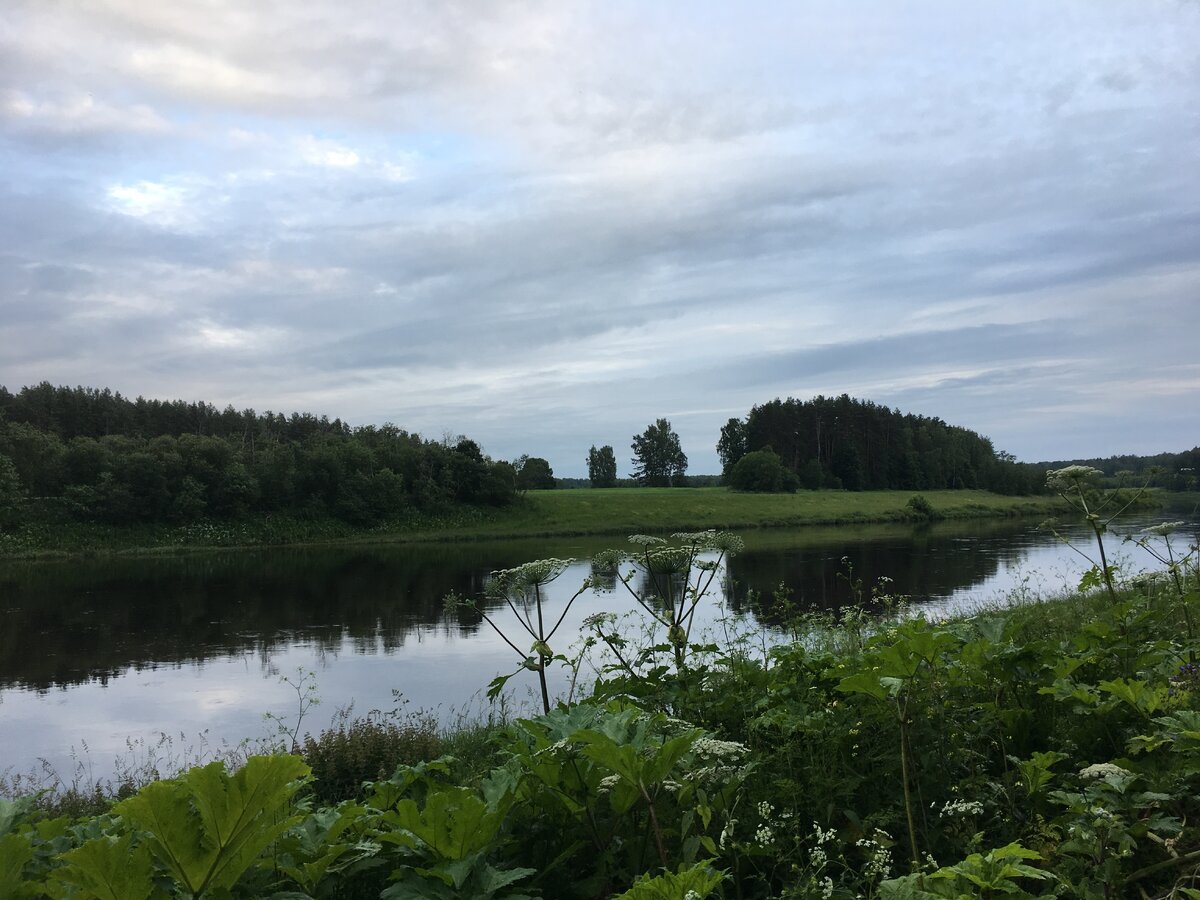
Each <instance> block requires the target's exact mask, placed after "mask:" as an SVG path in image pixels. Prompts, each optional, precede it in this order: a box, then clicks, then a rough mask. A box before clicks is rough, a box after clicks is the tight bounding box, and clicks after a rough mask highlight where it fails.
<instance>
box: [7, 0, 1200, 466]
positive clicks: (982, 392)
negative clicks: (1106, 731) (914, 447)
mask: <svg viewBox="0 0 1200 900" xmlns="http://www.w3.org/2000/svg"><path fill="white" fill-rule="evenodd" d="M0 16H2V17H3V18H4V23H3V24H4V26H5V27H3V28H0V85H2V86H3V87H2V89H0V159H2V160H3V163H4V165H3V167H0V210H3V213H0V246H2V247H3V248H4V250H3V254H2V255H0V290H2V291H3V294H0V304H3V318H2V319H0V329H2V330H3V336H2V338H3V341H4V346H5V348H6V352H5V353H4V354H3V355H0V383H4V384H7V385H8V386H9V387H10V388H12V387H17V386H19V385H20V384H23V383H27V382H37V381H41V380H43V379H49V380H51V381H62V382H67V383H89V384H108V385H110V386H112V387H113V388H115V389H120V390H122V391H123V392H125V393H129V394H137V393H143V394H147V395H158V394H163V393H166V394H168V395H170V396H184V397H189V398H192V399H205V400H208V401H211V402H214V403H217V404H218V405H223V404H224V403H226V402H234V403H235V404H237V405H250V406H254V407H255V408H267V407H268V406H269V407H272V408H276V409H280V408H284V409H293V408H302V409H311V410H313V411H314V412H317V413H328V414H330V415H341V416H343V417H345V418H349V419H350V420H351V421H354V422H359V423H366V422H379V421H384V420H387V419H390V420H393V421H395V422H397V423H398V424H400V425H402V426H404V427H408V428H411V429H414V430H420V431H424V432H427V433H430V434H433V435H435V436H437V435H440V434H441V433H442V432H443V431H449V432H452V433H460V432H462V433H468V434H470V435H472V436H473V437H476V438H477V439H479V440H481V441H482V442H483V443H484V445H485V447H486V448H487V449H488V450H489V451H490V452H494V453H496V454H497V455H501V456H508V457H511V456H516V455H518V454H519V453H521V452H534V453H537V454H538V455H543V456H547V457H548V458H550V460H551V462H552V464H553V465H554V466H555V468H556V471H559V472H560V473H562V474H571V473H579V472H581V471H582V469H583V458H584V455H585V453H586V448H587V447H588V446H590V445H591V444H593V443H612V444H613V445H614V446H617V447H618V456H619V457H623V456H624V451H623V445H625V444H627V443H628V436H629V435H632V434H633V433H634V432H636V431H640V430H642V429H644V427H645V425H646V424H647V423H648V422H650V421H653V420H654V419H655V418H657V417H659V416H661V415H668V416H672V415H673V416H676V417H677V418H678V420H679V421H678V422H677V423H676V425H677V428H678V429H679V430H680V433H681V435H683V436H684V439H685V450H686V451H687V452H688V454H689V456H690V457H691V458H692V460H693V467H694V468H695V469H699V470H715V468H716V465H717V464H716V456H715V452H714V451H713V449H712V448H713V446H714V445H715V441H716V436H717V433H718V429H719V427H720V425H721V424H722V423H723V422H724V420H725V419H727V418H728V417H729V416H731V415H744V414H745V413H746V412H747V411H748V410H749V408H750V407H751V406H752V405H753V404H755V403H760V402H764V401H767V400H770V399H772V398H773V397H775V396H786V395H787V394H793V395H795V396H807V395H811V394H814V393H826V394H840V393H842V392H848V393H851V394H855V395H858V396H863V397H866V398H868V399H873V400H876V401H878V402H887V403H889V404H890V405H899V406H901V407H902V408H907V407H911V408H912V409H913V410H914V411H917V412H922V413H925V414H928V415H937V416H940V417H942V418H944V419H946V420H948V421H952V422H958V421H961V423H962V424H965V425H968V426H970V427H976V428H978V429H980V430H982V431H984V432H985V433H987V434H989V435H990V436H991V437H992V438H993V439H994V440H995V441H996V443H997V445H999V446H1003V447H1005V448H1006V449H1009V450H1012V451H1013V452H1016V453H1017V454H1018V455H1019V456H1022V457H1026V458H1029V457H1054V456H1065V455H1069V454H1067V453H1066V452H1060V451H1058V450H1057V449H1055V448H1056V447H1057V446H1059V445H1060V444H1061V445H1066V444H1069V443H1072V442H1074V443H1076V444H1078V443H1081V442H1082V439H1077V438H1076V436H1077V435H1088V436H1089V437H1088V440H1092V441H1094V442H1095V444H1096V446H1095V447H1094V448H1093V449H1092V450H1091V451H1089V455H1090V453H1092V452H1107V451H1109V450H1111V451H1112V452H1116V451H1118V450H1120V449H1122V448H1123V447H1124V446H1125V445H1124V444H1123V443H1122V442H1125V441H1132V440H1133V436H1132V432H1131V431H1130V429H1129V427H1125V426H1123V425H1122V424H1121V423H1122V421H1124V420H1123V419H1122V416H1128V421H1130V422H1134V421H1136V422H1137V423H1139V425H1138V427H1139V428H1143V429H1145V433H1144V434H1143V433H1140V432H1139V434H1138V435H1137V440H1139V441H1144V442H1147V443H1154V442H1155V441H1157V442H1159V443H1162V442H1168V443H1169V442H1170V441H1178V442H1180V443H1188V442H1189V441H1190V442H1192V443H1194V442H1195V440H1196V438H1195V437H1194V436H1193V437H1190V438H1189V437H1188V436H1187V429H1186V427H1184V426H1179V425H1175V424H1171V423H1173V422H1177V421H1179V420H1180V418H1181V417H1180V416H1179V415H1178V411H1179V409H1180V408H1186V407H1187V406H1188V405H1189V404H1190V405H1192V406H1194V405H1195V402H1196V401H1200V387H1197V386H1196V385H1195V379H1194V371H1193V370H1191V369H1188V368H1187V366H1188V365H1189V364H1190V361H1191V359H1192V357H1193V356H1194V349H1193V348H1192V347H1191V346H1189V344H1190V341H1189V338H1188V336H1189V335H1192V334H1195V333H1196V332H1197V331H1200V319H1198V316H1200V302H1197V301H1198V300H1200V298H1198V297H1197V294H1198V293H1200V250H1198V248H1200V213H1198V212H1197V210H1200V188H1198V187H1197V183H1196V180H1195V178H1194V177H1193V169H1194V152H1195V147H1196V146H1197V145H1198V144H1200V121H1198V120H1197V119H1196V118H1195V116H1194V115H1193V114H1192V113H1191V110H1193V109H1195V108H1196V104H1197V102H1198V101H1200V95H1198V92H1200V88H1198V87H1197V86H1198V85H1200V55H1198V54H1197V53H1196V51H1195V47H1196V46H1200V13H1198V12H1197V10H1196V9H1195V8H1194V7H1190V6H1179V7H1167V6H1159V7H1153V8H1147V7H1144V6H1142V5H1137V6H1136V7H1135V6H1134V5H1129V6H1123V5H1119V4H1118V5H1116V6H1111V5H1110V6H1106V7H1104V8H1100V7H1096V6H1095V5H1094V4H1090V3H1086V2H1082V0H1081V2H1078V3H1066V4H1061V5H1057V6H1054V7H1049V6H1046V5H1044V4H1039V3H1036V2H1029V3H1015V4H1005V5H1004V6H1003V7H997V8H990V7H989V8H986V9H984V8H980V7H971V6H965V5H960V4H940V3H933V2H930V3H922V4H917V5H916V6H914V7H912V8H909V9H906V10H905V11H904V13H903V14H900V13H897V12H896V11H895V10H893V9H892V8H891V7H890V6H888V5H885V4H873V5H872V4H869V5H868V6H866V7H861V8H858V7H854V8H851V7H847V6H845V5H844V4H838V3H833V2H816V3H811V4H805V5H803V6H796V5H794V4H793V5H785V4H769V3H764V4H761V5H758V6H756V7H754V8H753V10H752V11H749V12H748V11H747V10H746V9H743V8H741V7H736V8H735V7H729V6H722V5H720V4H699V5H690V6H683V5H679V4H663V5H661V6H659V5H655V6H652V7H647V6H646V5H644V4H632V3H623V2H617V3H604V4H599V3H597V4H588V3H584V4H573V5H563V4H557V3H551V2H541V0H528V2H521V3H517V4H511V3H498V2H497V3H491V2H485V3H476V2H466V0H463V2H449V3H447V2H428V3H424V2H421V3H412V4H401V5H391V6H386V5H385V6H379V5H374V4H371V5H359V4H356V3H354V2H350V3H340V4H334V3H332V2H325V0H302V2H286V3H285V2H282V0H278V2H266V3H262V4H244V3H227V2H221V0H204V2H202V0H190V2H186V3H175V4H151V5H148V4H145V3H140V2H136V0H106V2H105V3H103V4H88V5H76V6H72V7H61V6H54V5H47V4H41V3H34V2H24V3H15V4H10V5H9V6H7V7H6V8H5V10H4V12H3V13H0ZM9 348H12V349H11V350H10V349H9ZM1148 410H1154V411H1156V414H1157V415H1158V416H1159V419H1158V420H1157V424H1155V419H1154V417H1153V416H1151V415H1150V414H1149V413H1148V412H1147V411H1148ZM1183 418H1186V417H1183ZM1097 422H1107V423H1108V424H1107V425H1104V426H1101V425H1097V424H1096V423H1097ZM580 448H582V450H581V449H580Z"/></svg>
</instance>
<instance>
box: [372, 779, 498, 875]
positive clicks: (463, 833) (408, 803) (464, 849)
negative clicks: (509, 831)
mask: <svg viewBox="0 0 1200 900" xmlns="http://www.w3.org/2000/svg"><path fill="white" fill-rule="evenodd" d="M507 811H508V804H507V802H505V803H501V804H499V805H496V804H492V803H488V802H487V801H486V800H484V799H483V798H481V797H480V796H479V795H478V794H477V793H475V791H473V790H471V789H469V788H463V787H446V788H442V789H441V790H439V791H437V792H436V793H433V794H430V795H429V796H428V797H427V798H426V800H425V807H424V809H421V808H419V807H418V806H417V804H416V802H415V801H413V800H401V801H399V802H398V803H397V804H396V808H395V809H394V810H392V811H391V812H388V813H386V814H385V815H384V817H383V820H384V822H386V823H387V824H388V825H392V826H394V827H396V828H400V829H403V830H404V831H407V832H409V833H411V834H413V835H415V836H416V837H417V838H419V839H420V840H421V842H422V843H423V844H425V846H427V847H428V848H429V849H430V850H432V851H433V852H434V853H436V854H437V855H438V856H440V857H442V858H443V859H447V860H461V859H466V858H467V857H469V856H471V855H473V854H475V853H478V852H479V851H480V850H483V849H484V848H486V847H487V846H488V845H489V844H491V842H492V840H493V838H495V836H496V832H497V831H498V830H499V829H500V825H501V824H502V823H503V821H504V815H505V813H506V812H507ZM383 839H384V840H388V836H387V835H385V836H383Z"/></svg>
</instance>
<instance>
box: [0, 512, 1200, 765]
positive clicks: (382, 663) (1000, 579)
mask: <svg viewBox="0 0 1200 900" xmlns="http://www.w3.org/2000/svg"><path fill="white" fill-rule="evenodd" d="M1172 518H1179V517H1178V516H1175V517H1172ZM1160 520H1161V519H1143V520H1137V521H1131V522H1129V523H1127V524H1126V525H1125V526H1123V527H1122V529H1121V530H1122V531H1132V530H1136V528H1137V527H1139V526H1143V525H1145V524H1150V523H1152V522H1155V521H1160ZM1198 533H1200V525H1197V524H1195V523H1194V522H1193V523H1192V524H1190V525H1189V526H1188V530H1186V531H1185V532H1184V533H1183V534H1181V535H1178V536H1176V538H1175V540H1176V546H1182V545H1184V544H1186V543H1188V542H1192V543H1194V542H1195V541H1196V540H1197V534H1198ZM744 537H745V539H746V552H745V553H744V554H742V555H741V556H739V557H737V558H736V559H734V560H733V562H732V563H731V564H730V565H729V566H728V567H727V571H726V572H725V573H724V574H725V575H726V578H725V586H724V589H723V590H722V591H720V592H718V596H717V598H716V599H717V600H719V601H720V602H721V604H722V605H723V606H724V608H725V609H726V610H727V611H728V612H730V613H732V614H735V615H737V616H740V617H741V618H742V620H743V623H744V624H745V625H747V626H749V627H756V628H757V627H761V628H764V629H767V630H768V631H769V630H770V629H771V628H772V621H773V616H772V610H771V601H770V597H771V595H772V593H773V592H774V590H775V589H776V587H777V586H778V585H780V584H783V585H785V586H786V587H787V589H788V590H790V591H791V593H792V597H793V599H794V600H795V601H796V602H797V603H799V604H801V605H803V606H806V607H809V608H818V609H833V610H836V609H837V608H839V607H840V606H841V605H842V604H844V603H846V602H849V601H850V599H851V590H850V586H849V583H848V579H847V578H846V577H845V576H846V574H847V573H849V572H852V575H853V577H854V578H855V579H859V578H861V579H862V581H863V584H864V587H865V588H866V589H868V590H869V589H870V588H871V586H872V585H874V584H876V583H877V582H878V580H879V579H880V578H882V577H884V576H886V577H887V578H890V579H892V581H891V582H890V583H885V584H886V589H887V590H890V591H892V592H895V593H898V594H904V595H908V596H909V597H911V598H912V600H913V602H914V604H915V605H917V606H919V607H921V608H924V609H927V610H928V611H929V612H930V613H931V614H933V615H941V614H944V613H947V612H953V611H959V610H963V609H969V608H972V607H974V606H978V605H980V604H983V603H996V602H1006V601H1007V599H1008V598H1010V597H1012V596H1014V595H1019V596H1033V595H1036V594H1038V593H1045V592H1052V591H1055V590H1057V589H1059V588H1060V587H1061V586H1063V585H1065V584H1074V583H1076V582H1077V581H1078V578H1079V575H1080V574H1081V573H1082V571H1084V570H1085V569H1086V568H1087V567H1088V566H1089V565H1090V564H1089V563H1088V562H1086V561H1085V560H1083V559H1082V558H1081V557H1080V556H1078V555H1077V554H1076V553H1074V552H1073V551H1071V550H1070V549H1069V548H1068V547H1066V546H1064V545H1063V544H1061V543H1059V542H1058V541H1057V540H1055V539H1054V538H1053V537H1052V536H1050V535H1048V534H1047V533H1045V532H1043V531H1039V530H1038V529H1037V527H1036V523H1034V522H1021V521H1018V522H1011V521H1004V522H995V521H979V522H968V523H944V524H939V525H933V526H925V527H914V526H864V527H843V528H836V529H802V530H796V531H788V532H779V531H751V532H746V533H745V534H744ZM1078 538H1079V541H1080V543H1079V545H1080V546H1081V547H1084V548H1086V547H1087V544H1086V535H1083V534H1078ZM619 543H620V542H619V541H614V540H613V539H611V538H602V539H581V538H573V539H572V538H567V539H556V540H538V541H508V542H503V543H500V542H497V543H473V544H452V545H439V546H401V547H370V548H340V549H332V548H330V549H313V548H308V549H304V550H270V551H256V552H237V553H220V554H215V553H214V554H199V555H189V556H181V557H174V558H143V559H96V560H71V561H69V562H37V563H0V772H2V771H4V770H5V769H8V770H10V771H16V772H26V771H29V770H31V769H32V768H33V767H34V766H35V765H36V764H37V762H38V760H39V759H46V760H48V761H49V762H50V763H52V764H53V765H54V766H55V767H56V768H57V769H59V770H60V771H68V770H70V769H71V767H72V761H71V759H72V750H74V751H75V753H76V754H84V755H85V757H86V759H87V760H88V761H89V762H90V764H91V765H92V766H93V767H94V771H95V773H96V774H97V775H103V774H107V773H108V772H110V771H111V770H112V766H113V760H114V759H115V758H117V757H119V756H122V755H125V754H127V753H128V748H127V741H129V740H130V739H134V740H135V741H136V740H144V741H148V742H150V743H153V742H154V741H155V740H156V739H157V738H158V736H159V735H160V734H163V733H165V734H168V735H171V736H172V737H173V739H174V740H175V742H176V747H180V746H187V745H193V746H195V745H198V744H199V743H200V742H201V740H205V739H206V740H207V741H209V742H210V743H213V744H218V743H220V741H222V740H228V741H232V742H236V741H237V740H239V739H241V738H244V737H259V736H265V735H266V734H268V733H269V727H268V726H267V725H266V724H265V723H264V721H263V714H264V713H265V712H267V711H271V712H274V713H277V714H279V715H280V716H283V717H288V716H291V717H294V707H295V704H296V695H295V692H294V691H293V690H292V688H290V687H289V686H288V685H286V684H282V683H281V682H280V678H281V676H289V677H291V678H293V679H295V677H296V673H297V672H298V671H299V670H301V669H303V670H311V671H313V672H315V673H316V681H317V684H318V688H319V694H320V696H321V698H322V705H321V706H320V707H318V708H317V709H315V710H313V712H312V713H310V718H309V719H308V720H306V723H305V726H306V730H307V728H308V727H311V728H313V729H314V730H316V729H319V728H321V727H323V726H326V725H327V724H328V723H329V721H330V715H331V713H332V712H333V711H334V710H335V709H336V708H337V707H340V706H345V705H347V704H350V703H353V704H354V707H355V709H356V710H357V711H359V712H366V711H368V710H371V709H375V708H379V709H391V708H393V690H398V691H400V692H401V693H402V694H403V697H404V698H405V699H406V700H407V701H408V704H409V705H408V707H407V708H408V709H414V708H420V709H424V710H428V711H430V712H431V713H432V714H434V715H436V716H438V717H439V718H441V719H443V720H453V718H454V717H456V716H459V715H463V714H467V715H470V714H478V713H480V712H484V711H486V702H485V701H484V700H483V699H482V697H481V690H482V688H484V687H485V686H486V685H487V683H488V682H489V681H490V680H491V679H492V678H493V677H494V676H495V675H497V674H500V673H506V672H511V671H512V670H513V669H514V668H515V667H516V664H517V662H518V660H517V659H516V657H515V655H514V654H513V652H512V651H511V649H509V648H508V647H507V646H506V645H504V643H503V642H502V641H501V640H500V639H499V638H497V637H496V636H495V635H494V634H493V633H492V632H491V631H490V629H488V628H487V627H486V625H483V626H481V625H480V624H479V623H477V622H473V621H471V620H470V619H469V618H468V617H465V616H463V615H461V614H452V613H447V612H446V611H445V610H444V609H443V605H442V598H443V597H444V596H445V595H446V594H447V593H449V592H450V591H455V592H457V593H459V594H465V595H471V596H475V595H478V594H479V593H480V592H481V590H482V587H483V585H484V582H485V581H486V578H487V574H488V573H489V572H490V571H492V570H494V569H498V568H507V567H511V566H515V565H518V564H520V563H522V562H526V561H528V560H531V559H538V558H543V557H549V556H555V557H574V558H578V559H583V560H586V559H587V558H589V557H590V556H591V555H592V554H593V553H595V552H596V551H598V550H600V549H603V548H605V547H609V546H614V545H616V544H619ZM1109 546H1110V549H1116V552H1117V555H1118V556H1121V557H1123V558H1124V559H1125V562H1126V566H1127V568H1137V569H1140V568H1151V567H1155V566H1154V564H1153V560H1151V559H1149V557H1148V556H1147V555H1146V554H1145V553H1143V552H1142V551H1138V550H1136V548H1133V547H1132V545H1129V544H1126V545H1124V546H1122V545H1120V543H1119V540H1118V539H1116V538H1114V539H1113V540H1112V541H1111V542H1110V544H1109ZM589 572H590V567H589V566H588V565H587V564H586V562H584V563H577V564H575V565H573V566H572V567H571V568H570V569H569V570H568V571H567V572H566V573H565V574H564V575H563V576H562V577H561V578H560V579H559V580H558V581H557V582H555V583H554V584H553V585H552V586H551V590H550V596H551V599H550V604H549V605H550V607H551V614H552V615H555V616H557V610H561V608H562V604H563V603H565V601H566V598H567V597H568V596H569V595H570V594H571V593H573V592H574V590H575V588H577V587H578V585H579V583H580V582H581V581H582V579H583V578H584V577H586V576H587V575H588V574H589ZM619 590H623V589H619ZM633 608H634V604H633V603H632V601H631V600H630V599H629V598H628V597H627V596H623V595H622V593H618V592H615V591H614V592H611V593H603V592H588V593H586V594H584V595H583V596H582V597H581V598H580V599H579V601H577V603H576V605H575V606H574V607H573V608H572V610H571V613H570V615H569V616H568V619H567V621H566V622H565V624H564V626H563V631H562V636H561V637H559V638H558V639H556V641H555V642H554V643H555V649H556V650H560V651H561V650H565V649H566V647H567V645H568V644H570V643H571V642H572V641H573V640H574V639H575V637H576V636H577V635H578V633H579V627H580V622H581V620H582V619H583V618H584V617H585V616H587V615H590V614H591V613H594V612H598V611H602V610H604V611H612V612H616V613H623V612H626V611H629V610H631V609H633ZM707 612H708V617H707V619H706V620H705V622H706V623H707V624H709V625H711V624H712V623H713V621H714V620H715V619H716V617H717V616H718V615H719V614H720V608H719V607H718V605H717V604H716V603H714V604H712V605H710V606H709V607H708V608H707ZM495 615H496V616H497V617H498V619H499V620H500V621H504V619H505V616H504V613H503V611H496V613H495ZM703 625H704V623H698V626H697V627H698V628H699V627H702V626H703ZM510 684H516V685H519V687H518V689H517V691H516V694H515V696H514V698H513V699H514V701H515V702H516V703H517V704H525V703H528V702H530V701H531V700H532V691H531V689H532V687H533V680H532V678H528V679H525V678H517V679H514V681H513V682H510ZM181 735H182V737H180V736H181ZM205 735H206V737H202V736H205ZM85 748H86V753H85V752H84V751H85Z"/></svg>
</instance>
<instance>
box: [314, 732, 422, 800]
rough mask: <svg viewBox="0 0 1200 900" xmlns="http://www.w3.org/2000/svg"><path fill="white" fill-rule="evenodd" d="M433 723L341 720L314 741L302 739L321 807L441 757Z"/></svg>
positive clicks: (355, 795)
mask: <svg viewBox="0 0 1200 900" xmlns="http://www.w3.org/2000/svg"><path fill="white" fill-rule="evenodd" d="M442 750H443V748H442V739H441V737H440V736H439V735H438V729H437V723H436V722H434V721H433V720H432V719H429V718H426V717H424V716H420V715H417V716H411V717H409V718H407V719H405V720H403V721H395V720H394V719H389V718H387V717H384V716H379V715H368V716H365V717H360V718H355V719H349V718H348V717H344V718H343V721H342V722H340V723H339V724H338V725H337V727H335V728H331V729H329V730H327V731H322V732H321V733H320V734H319V735H317V736H316V737H315V738H314V737H313V736H312V735H310V734H309V735H305V736H304V742H303V744H302V745H301V747H300V755H301V756H302V757H303V758H304V761H305V762H307V763H308V765H309V766H310V767H311V768H312V774H313V778H314V782H313V793H314V794H315V795H316V796H317V798H318V799H320V800H322V801H325V802H337V801H339V800H346V799H350V798H354V797H358V796H359V795H360V794H361V792H362V785H363V783H364V782H367V781H376V780H379V779H382V778H387V777H389V776H390V775H391V774H392V773H393V772H394V771H396V768H397V767H398V766H401V765H416V764H417V763H420V762H426V761H428V760H431V759H434V758H436V757H437V756H439V755H440V754H441V753H442Z"/></svg>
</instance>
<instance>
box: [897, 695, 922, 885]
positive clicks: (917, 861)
mask: <svg viewBox="0 0 1200 900" xmlns="http://www.w3.org/2000/svg"><path fill="white" fill-rule="evenodd" d="M896 705H897V707H899V710H900V780H901V781H902V782H903V785H904V815H905V817H906V818H907V819H908V846H909V851H910V852H911V854H912V868H913V871H914V872H916V871H918V870H919V869H920V867H921V853H920V851H919V850H918V849H917V824H916V821H915V820H914V818H913V804H912V789H911V788H910V787H909V784H908V781H909V774H908V726H907V725H906V720H907V719H908V697H907V696H905V698H904V704H903V705H900V701H899V700H897V701H896Z"/></svg>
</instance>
